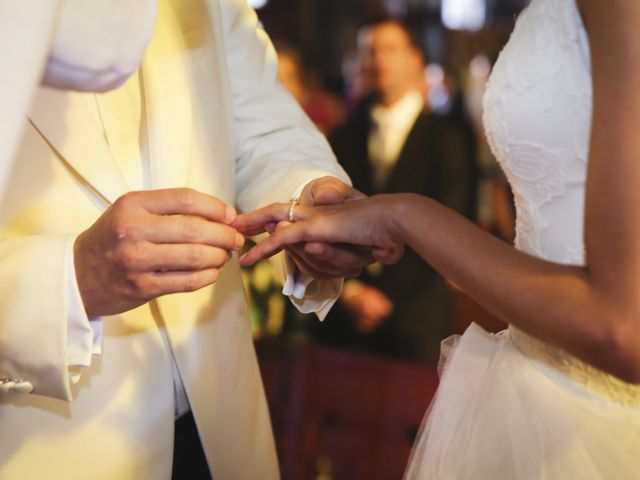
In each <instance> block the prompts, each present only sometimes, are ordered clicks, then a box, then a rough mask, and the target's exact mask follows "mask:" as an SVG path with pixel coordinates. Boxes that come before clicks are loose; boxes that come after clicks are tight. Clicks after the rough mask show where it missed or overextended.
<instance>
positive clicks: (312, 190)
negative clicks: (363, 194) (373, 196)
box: [300, 177, 353, 206]
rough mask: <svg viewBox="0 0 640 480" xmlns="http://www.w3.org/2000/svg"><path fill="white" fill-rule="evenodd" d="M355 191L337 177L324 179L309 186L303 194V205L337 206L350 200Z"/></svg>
mask: <svg viewBox="0 0 640 480" xmlns="http://www.w3.org/2000/svg"><path fill="white" fill-rule="evenodd" d="M351 190H353V189H352V188H351V187H350V186H349V185H347V184H346V183H344V182H343V181H342V180H340V179H339V178H336V177H322V178H319V179H317V180H315V181H313V182H312V183H311V184H310V185H309V190H307V189H305V190H304V191H303V194H302V198H301V199H300V200H301V203H302V204H303V205H314V206H315V205H335V204H338V203H343V202H344V201H345V200H347V199H348V198H349V194H350V193H351Z"/></svg>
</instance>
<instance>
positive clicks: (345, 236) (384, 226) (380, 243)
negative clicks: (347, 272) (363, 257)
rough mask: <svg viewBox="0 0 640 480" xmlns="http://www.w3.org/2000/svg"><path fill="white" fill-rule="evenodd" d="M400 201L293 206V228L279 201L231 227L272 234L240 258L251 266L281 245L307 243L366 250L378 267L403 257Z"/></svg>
mask: <svg viewBox="0 0 640 480" xmlns="http://www.w3.org/2000/svg"><path fill="white" fill-rule="evenodd" d="M401 197H402V196H401V195H379V196H374V197H370V198H366V199H363V200H355V201H352V202H349V203H344V204H340V205H327V206H322V207H304V206H297V207H296V208H295V209H294V218H295V223H293V224H291V223H289V222H288V215H289V205H288V204H283V203H276V204H273V205H269V206H268V207H264V208H261V209H259V210H256V211H254V212H251V213H248V214H245V215H241V216H239V217H238V219H237V220H236V222H235V223H234V226H235V227H236V228H237V229H238V230H240V231H241V232H242V233H244V234H246V235H257V234H259V233H262V232H264V231H271V232H272V234H271V236H270V237H268V238H267V239H265V240H263V241H262V242H261V243H260V244H258V245H256V246H255V247H254V248H252V249H251V250H249V251H248V252H247V253H246V254H245V255H243V256H242V257H241V258H240V263H241V264H242V265H243V266H250V265H253V264H254V263H256V262H257V261H258V260H260V259H262V258H268V257H270V256H272V255H275V254H276V253H278V252H280V251H281V250H282V249H283V248H284V247H286V246H289V245H295V244H299V243H306V242H323V243H330V244H349V245H353V246H355V247H359V248H363V249H367V250H370V251H371V253H372V255H373V256H374V257H375V258H376V260H378V261H380V262H382V263H386V264H393V263H396V262H398V260H400V258H401V257H402V254H403V253H404V246H403V244H402V241H401V239H400V238H399V236H398V225H397V223H398V222H397V219H398V218H399V214H400V212H399V206H400V204H401ZM276 226H277V228H276Z"/></svg>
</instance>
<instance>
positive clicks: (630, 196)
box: [249, 0, 640, 383]
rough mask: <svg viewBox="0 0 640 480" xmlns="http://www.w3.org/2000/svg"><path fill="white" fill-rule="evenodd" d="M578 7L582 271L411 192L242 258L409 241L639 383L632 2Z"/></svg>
mask: <svg viewBox="0 0 640 480" xmlns="http://www.w3.org/2000/svg"><path fill="white" fill-rule="evenodd" d="M579 5H580V8H581V11H582V15H583V18H584V21H585V25H586V26H587V29H588V32H589V38H590V44H591V57H592V69H593V84H594V109H593V122H592V125H593V127H592V133H591V145H590V156H589V170H588V175H587V187H586V208H585V215H586V218H585V245H586V250H587V266H586V267H577V266H565V265H560V264H556V263H551V262H547V261H544V260H541V259H538V258H534V257H532V256H529V255H527V254H524V253H522V252H519V251H517V250H515V249H514V248H513V247H511V246H509V245H507V244H505V243H503V242H501V241H500V240H497V239H496V238H494V237H492V236H491V235H489V234H487V233H485V232H484V231H482V230H481V229H479V228H478V227H476V226H475V225H474V224H472V223H470V222H469V221H467V220H466V219H464V218H463V217H461V216H460V215H458V214H456V213H455V212H453V211H451V210H449V209H447V208H445V207H443V206H442V205H439V204H437V203H436V202H434V201H433V200H430V199H427V198H424V197H419V196H416V195H394V196H386V197H382V198H372V199H369V200H365V201H362V202H361V203H357V202H354V203H355V204H352V205H345V206H344V207H341V208H340V209H336V210H331V211H330V212H328V214H327V213H324V214H320V215H319V216H316V217H312V218H311V220H310V221H309V222H302V223H298V224H295V225H293V226H292V227H289V228H285V229H282V230H280V231H278V232H276V234H275V235H274V236H272V237H271V238H270V239H269V240H267V241H266V243H265V244H264V246H262V250H260V248H261V247H258V250H257V251H256V252H255V254H253V253H250V258H249V260H252V259H255V258H256V255H262V254H268V253H269V250H270V249H274V248H278V247H279V246H280V244H284V243H287V242H296V241H302V240H305V241H307V240H314V239H318V240H322V241H337V242H352V243H356V244H360V245H367V246H372V247H384V246H389V245H392V244H393V243H394V242H396V241H397V242H401V243H405V244H407V245H409V246H410V247H412V248H413V249H414V250H416V251H417V252H418V253H419V254H420V255H421V256H422V257H423V258H424V259H425V260H426V261H427V262H429V263H430V264H432V265H433V266H434V267H435V268H436V269H437V270H438V271H439V272H440V273H442V274H443V275H444V276H446V277H448V278H450V279H451V280H453V281H454V282H455V283H457V284H458V285H460V286H461V287H462V288H463V289H464V290H465V291H466V292H467V293H468V294H469V295H471V296H472V297H473V298H474V299H476V300H477V301H478V302H479V303H480V304H481V305H483V306H484V307H486V308H487V309H488V310H490V311H492V312H493V313H495V314H496V315H497V316H499V317H500V318H502V319H504V320H505V321H508V322H510V323H513V324H515V325H516V326H518V327H520V328H521V329H522V330H524V331H526V332H528V333H530V334H532V335H535V336H536V337H538V338H540V339H542V340H544V341H547V342H549V343H553V344H555V345H558V346H560V347H562V348H564V349H565V350H567V351H569V352H571V353H572V354H574V355H575V356H577V357H579V358H581V359H583V360H584V361H586V362H588V363H590V364H592V365H594V366H596V367H599V368H601V369H603V370H605V371H608V372H610V373H612V374H614V375H616V376H618V377H620V378H622V379H624V380H627V381H630V382H635V383H640V135H638V132H637V128H638V125H640V90H639V87H638V86H639V85H640V36H638V34H637V32H638V30H639V29H640V3H638V2H637V0H610V1H608V2H602V1H599V0H581V1H579ZM300 213H301V214H303V216H305V215H307V214H308V213H310V212H306V211H301V212H300ZM274 218H275V217H274ZM354 240H355V241H354ZM251 255H253V258H251Z"/></svg>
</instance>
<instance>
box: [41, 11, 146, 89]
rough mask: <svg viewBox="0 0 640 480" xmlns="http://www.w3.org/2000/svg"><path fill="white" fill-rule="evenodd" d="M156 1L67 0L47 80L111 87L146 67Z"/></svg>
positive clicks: (49, 82)
mask: <svg viewBox="0 0 640 480" xmlns="http://www.w3.org/2000/svg"><path fill="white" fill-rule="evenodd" d="M155 16H156V0H135V1H131V0H89V1H87V0H62V1H61V12H60V16H59V18H58V21H57V27H56V30H55V37H54V41H53V44H52V45H51V53H50V56H49V61H48V65H47V68H46V71H45V76H44V80H43V83H44V84H45V85H49V86H51V87H56V88H68V89H73V90H81V91H95V92H100V91H106V90H110V89H112V88H115V87H117V86H119V85H121V84H122V83H123V82H124V81H125V80H126V79H127V77H128V76H129V75H131V74H132V73H133V72H135V71H136V70H137V68H138V66H139V65H140V61H141V60H142V55H143V54H144V49H145V47H146V45H147V43H148V42H149V39H150V38H151V33H152V32H153V26H154V23H155Z"/></svg>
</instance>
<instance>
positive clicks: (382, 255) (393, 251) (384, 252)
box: [372, 246, 404, 265]
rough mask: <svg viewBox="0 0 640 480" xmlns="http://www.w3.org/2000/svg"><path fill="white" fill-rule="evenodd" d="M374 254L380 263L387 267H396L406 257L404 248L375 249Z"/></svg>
mask: <svg viewBox="0 0 640 480" xmlns="http://www.w3.org/2000/svg"><path fill="white" fill-rule="evenodd" d="M372 254H373V256H374V257H375V259H376V260H377V261H379V262H380V263H383V264H385V265H395V264H396V263H398V262H399V261H400V259H401V258H402V256H403V255H404V246H399V247H395V248H374V249H373V251H372Z"/></svg>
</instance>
